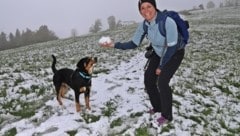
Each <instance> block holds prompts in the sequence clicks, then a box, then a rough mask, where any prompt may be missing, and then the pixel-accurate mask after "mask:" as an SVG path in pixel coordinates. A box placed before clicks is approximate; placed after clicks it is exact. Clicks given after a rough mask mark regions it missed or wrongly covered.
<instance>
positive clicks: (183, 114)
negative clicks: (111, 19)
mask: <svg viewBox="0 0 240 136" xmlns="http://www.w3.org/2000/svg"><path fill="white" fill-rule="evenodd" d="M239 13H240V8H223V9H215V10H208V11H195V12H191V15H189V16H186V18H187V19H188V20H189V22H190V26H191V27H190V35H191V37H190V43H189V45H188V46H187V47H186V55H185V58H184V61H183V64H182V65H181V67H180V69H179V70H178V71H177V73H176V74H175V76H174V77H173V79H172V80H171V86H172V87H173V94H174V95H173V100H174V103H173V113H174V120H173V121H172V122H171V123H169V124H168V125H165V126H163V127H157V126H156V125H155V122H154V120H156V118H157V117H158V116H159V114H157V115H154V116H150V115H149V114H148V113H147V111H148V110H149V108H151V107H150V102H149V100H148V96H147V94H146V92H145V90H144V84H143V72H144V71H143V67H144V65H145V62H146V59H145V58H144V50H145V49H144V48H145V46H146V44H147V42H144V43H143V46H142V47H141V48H138V49H136V50H128V51H122V50H117V49H105V48H100V47H99V46H98V44H97V42H98V40H99V38H100V37H101V36H106V35H110V36H112V38H113V39H114V40H115V41H127V40H129V39H131V37H132V34H133V33H134V30H135V28H136V26H134V25H133V26H129V27H126V28H123V29H121V30H116V31H111V32H110V31H106V32H102V33H98V34H94V35H84V36H81V37H78V38H77V39H76V41H74V40H73V39H63V40H57V41H51V42H46V43H41V44H35V45H31V46H26V47H21V48H17V49H12V50H5V51H0V68H1V69H0V135H9V136H10V135H18V136H32V135H34V136H42V135H44V136H53V135H54V136H65V135H76V136H77V135H78V136H83V135H84V136H85V135H89V136H106V135H110V136H111V135H124V136H134V135H137V136H148V135H153V136H155V135H177V136H190V135H238V134H239V133H240V76H239V75H240V69H239V67H240V56H239V54H240V46H239V41H240V33H239V31H240V26H239V22H240V14H239ZM51 54H55V55H56V56H57V65H56V67H57V68H58V69H59V68H63V67H68V68H72V69H74V68H75V65H76V63H77V62H78V60H79V59H80V58H82V57H84V56H89V55H90V56H94V57H98V64H97V65H96V67H95V69H94V75H93V76H94V77H93V79H92V80H93V86H92V92H91V94H90V100H91V102H90V103H91V105H92V110H91V111H87V110H85V109H84V108H85V105H84V101H83V96H81V98H80V101H81V104H82V105H83V106H82V108H83V111H82V112H81V113H76V112H75V102H74V101H73V98H74V95H73V91H72V90H69V92H68V93H67V99H64V100H63V103H64V106H59V105H58V103H57V100H56V96H55V90H54V87H53V85H52V75H53V73H52V70H51V68H50V67H51V63H52V58H51Z"/></svg>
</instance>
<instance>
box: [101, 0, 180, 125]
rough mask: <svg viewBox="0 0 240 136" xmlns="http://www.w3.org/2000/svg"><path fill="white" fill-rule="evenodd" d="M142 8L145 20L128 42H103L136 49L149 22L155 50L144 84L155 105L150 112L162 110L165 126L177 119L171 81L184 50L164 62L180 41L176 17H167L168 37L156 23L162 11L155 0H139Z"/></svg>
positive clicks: (150, 37)
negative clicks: (144, 25) (173, 115)
mask: <svg viewBox="0 0 240 136" xmlns="http://www.w3.org/2000/svg"><path fill="white" fill-rule="evenodd" d="M138 8H139V11H140V14H141V15H142V17H143V18H144V21H143V22H142V23H140V24H139V26H138V28H137V30H136V32H135V34H134V36H133V38H132V40H131V41H129V42H125V43H120V42H117V43H113V42H110V43H109V42H108V43H107V42H106V43H102V44H100V45H101V46H102V47H112V48H117V49H123V50H125V49H134V48H136V47H138V46H139V45H140V44H141V42H142V40H143V38H144V37H145V36H146V32H145V31H144V28H143V23H145V24H146V25H147V29H148V30H147V39H148V40H149V41H150V42H151V45H152V47H153V50H154V52H153V54H152V56H151V58H150V60H149V64H148V67H147V69H146V71H145V74H144V84H145V87H146V90H147V93H148V95H149V98H150V102H151V105H152V106H153V109H151V110H150V111H151V113H155V112H161V117H159V118H158V119H157V122H158V123H159V125H162V124H164V123H167V122H169V121H172V119H173V117H172V90H171V88H170V86H169V82H170V80H171V78H172V76H173V75H174V73H175V72H176V70H177V69H178V67H179V66H180V64H181V62H182V59H183V57H184V49H179V50H177V51H176V52H174V54H173V55H172V56H171V58H170V59H168V60H167V62H166V63H164V64H163V63H162V61H164V60H162V61H161V58H164V55H166V54H167V49H168V48H169V47H173V46H176V44H177V40H178V31H177V25H176V23H175V21H174V20H173V19H171V18H170V17H167V19H166V23H165V29H166V37H164V36H163V35H161V33H160V31H159V24H157V23H156V17H157V15H158V14H160V11H159V10H158V9H157V6H156V2H155V0H139V2H138ZM166 46H167V47H168V48H166Z"/></svg>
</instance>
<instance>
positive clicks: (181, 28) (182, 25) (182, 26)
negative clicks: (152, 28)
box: [143, 10, 189, 48]
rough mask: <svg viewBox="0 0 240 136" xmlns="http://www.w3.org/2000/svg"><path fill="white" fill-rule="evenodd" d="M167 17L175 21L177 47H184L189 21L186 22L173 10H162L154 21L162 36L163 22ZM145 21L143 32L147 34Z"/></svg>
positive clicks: (163, 30) (164, 29) (163, 33)
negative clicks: (177, 34)
mask: <svg viewBox="0 0 240 136" xmlns="http://www.w3.org/2000/svg"><path fill="white" fill-rule="evenodd" d="M167 17H171V18H172V19H173V20H174V21H175V22H176V25H177V29H178V33H179V36H178V42H177V44H178V48H184V47H185V45H186V44H187V43H188V40H189V32H188V28H189V23H188V21H186V20H184V19H182V18H181V17H180V16H179V14H178V13H177V12H175V11H167V10H164V11H162V12H160V13H158V16H157V19H156V23H158V24H159V31H160V33H161V35H163V36H164V37H166V28H165V22H166V19H167ZM145 21H146V20H145ZM145 21H144V22H143V29H144V31H145V33H146V34H147V30H148V29H147V25H146V24H145Z"/></svg>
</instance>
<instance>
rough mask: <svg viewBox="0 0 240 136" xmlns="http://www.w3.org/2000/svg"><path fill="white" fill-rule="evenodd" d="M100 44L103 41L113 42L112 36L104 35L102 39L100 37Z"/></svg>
mask: <svg viewBox="0 0 240 136" xmlns="http://www.w3.org/2000/svg"><path fill="white" fill-rule="evenodd" d="M98 42H99V43H100V44H103V43H111V42H112V40H111V38H110V37H109V36H106V37H105V36H103V37H101V38H100V39H99V41H98Z"/></svg>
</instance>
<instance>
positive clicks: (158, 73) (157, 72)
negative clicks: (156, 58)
mask: <svg viewBox="0 0 240 136" xmlns="http://www.w3.org/2000/svg"><path fill="white" fill-rule="evenodd" d="M160 74H161V69H160V68H157V69H156V75H158V76H159V75H160Z"/></svg>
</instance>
